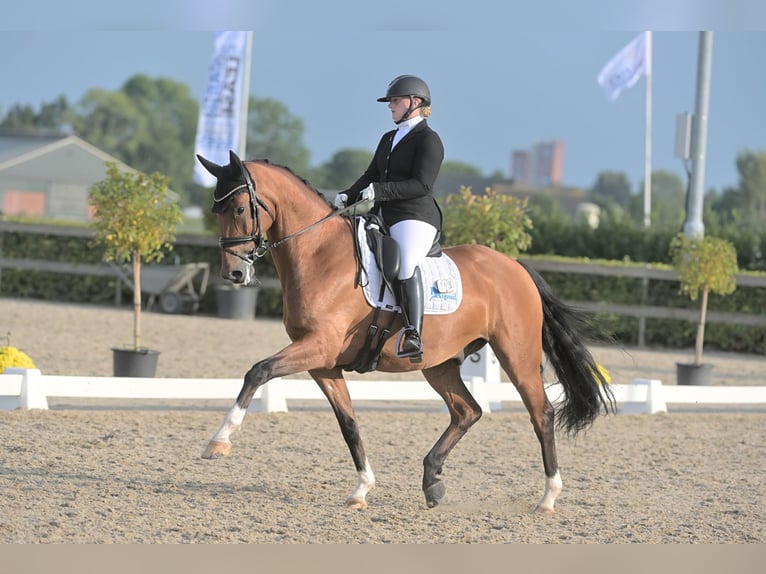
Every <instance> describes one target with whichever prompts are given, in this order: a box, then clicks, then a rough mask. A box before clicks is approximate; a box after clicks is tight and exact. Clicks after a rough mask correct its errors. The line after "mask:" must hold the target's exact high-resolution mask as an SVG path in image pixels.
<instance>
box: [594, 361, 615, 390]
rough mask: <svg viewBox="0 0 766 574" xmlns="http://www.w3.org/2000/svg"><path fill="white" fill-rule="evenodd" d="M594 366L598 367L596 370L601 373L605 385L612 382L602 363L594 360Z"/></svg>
mask: <svg viewBox="0 0 766 574" xmlns="http://www.w3.org/2000/svg"><path fill="white" fill-rule="evenodd" d="M596 368H597V369H598V372H599V373H601V376H602V377H604V381H605V382H606V384H607V385H611V384H612V376H611V375H610V374H609V371H608V370H607V369H606V367H605V366H604V365H602V364H601V363H599V362H596Z"/></svg>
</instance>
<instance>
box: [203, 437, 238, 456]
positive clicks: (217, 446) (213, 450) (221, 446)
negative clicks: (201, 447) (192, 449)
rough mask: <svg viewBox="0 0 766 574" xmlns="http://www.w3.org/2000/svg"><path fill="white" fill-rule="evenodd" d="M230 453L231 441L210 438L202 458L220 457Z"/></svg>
mask: <svg viewBox="0 0 766 574" xmlns="http://www.w3.org/2000/svg"><path fill="white" fill-rule="evenodd" d="M230 454H231V443H230V442H222V441H219V440H211V441H210V442H209V443H208V445H207V448H206V449H205V452H203V453H202V458H221V457H222V456H229V455H230Z"/></svg>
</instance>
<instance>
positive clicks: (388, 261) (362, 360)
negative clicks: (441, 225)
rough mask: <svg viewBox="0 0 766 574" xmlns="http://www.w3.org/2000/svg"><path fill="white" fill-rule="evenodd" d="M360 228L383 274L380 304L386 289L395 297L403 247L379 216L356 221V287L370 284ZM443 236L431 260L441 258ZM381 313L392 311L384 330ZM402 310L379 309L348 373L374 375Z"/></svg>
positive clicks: (376, 308)
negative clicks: (392, 326) (357, 230)
mask: <svg viewBox="0 0 766 574" xmlns="http://www.w3.org/2000/svg"><path fill="white" fill-rule="evenodd" d="M356 225H360V226H362V227H363V229H364V238H365V241H366V244H367V246H368V247H369V250H370V252H371V253H372V254H373V260H374V264H375V266H376V267H377V269H378V271H380V277H381V282H380V294H379V297H378V301H380V302H382V301H383V298H384V295H385V292H386V288H388V290H389V292H391V293H395V291H394V286H393V283H394V281H396V279H397V276H398V275H399V264H400V251H399V244H398V243H397V242H396V240H395V239H394V238H393V237H391V235H390V233H389V230H388V226H387V225H386V224H385V223H384V221H383V220H382V219H381V218H380V216H378V215H375V214H367V215H364V216H357V217H356V218H354V219H353V220H352V226H353V227H354V230H355V233H354V237H355V240H354V253H355V256H356V261H357V273H356V279H355V286H356V287H364V286H366V282H367V281H369V275H370V274H369V272H368V270H367V269H366V268H365V261H364V257H363V256H362V251H363V250H362V246H361V245H360V241H361V239H360V236H361V235H362V234H361V233H356ZM439 239H440V234H438V233H437V235H436V238H435V240H434V243H433V245H432V246H431V249H430V250H429V252H428V255H427V257H441V255H442V250H441V245H440V244H439ZM381 310H386V311H391V314H390V315H389V318H388V322H387V324H386V325H384V326H381V325H380V324H379V321H380V319H381V316H380V312H381ZM397 310H398V309H397V308H396V307H394V306H391V305H382V304H381V305H377V306H375V312H374V313H373V316H372V321H371V324H370V326H369V327H368V329H367V336H366V339H365V342H364V345H363V346H362V348H361V350H360V351H359V353H358V355H357V356H356V358H355V359H354V361H353V362H352V363H351V364H349V365H346V366H344V367H343V369H344V370H346V371H356V372H358V373H367V372H370V371H374V370H375V369H376V368H377V366H378V362H379V361H380V354H381V352H382V350H383V346H384V345H385V343H386V341H387V340H388V338H389V337H390V336H391V325H392V324H393V322H394V318H395V314H396V311H397Z"/></svg>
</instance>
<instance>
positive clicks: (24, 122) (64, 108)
mask: <svg viewBox="0 0 766 574" xmlns="http://www.w3.org/2000/svg"><path fill="white" fill-rule="evenodd" d="M70 114H71V107H70V105H69V102H68V101H67V99H66V97H65V96H59V97H58V98H56V99H55V100H54V101H52V102H50V103H43V104H41V105H40V111H39V112H36V111H35V109H34V108H33V107H32V106H30V105H29V104H14V105H13V106H11V109H10V110H8V113H7V114H5V116H3V118H2V121H0V128H5V129H8V130H13V131H16V132H18V133H27V134H37V133H42V132H60V131H62V130H63V129H65V127H66V124H67V122H68V121H69V116H70Z"/></svg>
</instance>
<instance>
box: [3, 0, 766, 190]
mask: <svg viewBox="0 0 766 574" xmlns="http://www.w3.org/2000/svg"><path fill="white" fill-rule="evenodd" d="M2 1H3V3H5V0H2ZM14 4H15V3H14ZM42 4H43V6H44V7H45V8H46V10H42V9H41V8H40V3H27V4H24V5H21V6H16V9H15V10H14V11H13V12H8V11H5V10H4V12H5V14H11V15H10V16H8V17H6V15H5V14H4V17H3V22H2V23H0V54H2V55H3V57H2V58H0V78H1V80H0V111H6V110H7V109H8V108H9V107H10V106H11V105H13V104H16V103H22V104H31V105H33V106H35V107H37V106H39V105H40V104H41V103H42V102H50V101H52V100H53V99H54V98H56V97H57V96H58V95H61V94H63V95H65V96H67V98H69V100H70V101H72V102H75V101H77V100H78V99H79V98H80V97H81V96H82V95H83V94H84V93H85V92H86V91H87V90H88V89H89V88H95V87H99V88H106V89H110V90H117V89H119V88H120V87H121V85H122V84H123V83H124V82H125V81H126V80H127V79H128V78H130V77H131V76H133V75H134V74H137V73H144V74H148V75H150V76H152V77H159V76H166V77H172V78H174V79H176V80H178V81H180V82H184V83H186V84H188V85H189V86H190V87H191V89H192V92H193V94H194V95H195V96H196V97H197V98H200V97H201V95H202V93H203V90H204V83H205V78H206V74H207V67H208V64H209V62H210V58H211V56H212V46H213V30H216V29H252V30H254V37H253V62H252V72H251V85H250V91H251V93H252V94H253V95H255V96H258V97H270V98H276V99H278V100H281V101H282V102H284V103H285V104H286V105H287V107H288V108H289V110H290V112H291V113H292V114H294V115H296V116H298V117H300V118H302V119H303V120H304V122H305V125H306V132H305V138H304V143H305V144H306V145H307V146H308V148H309V150H310V152H311V163H312V164H313V165H318V164H320V163H322V162H324V161H327V160H328V159H329V158H330V157H331V156H332V155H333V153H335V152H336V151H338V150H340V149H343V148H366V149H369V150H372V149H373V148H374V146H375V144H376V143H377V141H378V138H379V136H380V134H381V133H382V132H383V131H386V130H388V129H390V127H391V125H392V124H391V123H390V116H389V114H388V112H387V110H386V109H385V104H379V103H377V102H376V101H375V99H376V98H377V97H379V96H381V95H383V93H384V92H385V88H386V85H387V83H388V81H389V80H390V79H391V78H393V77H394V76H396V75H398V74H401V73H412V74H416V75H419V76H421V77H423V78H424V79H425V80H426V81H427V82H428V83H429V85H430V87H431V92H432V97H433V115H432V118H431V122H430V123H431V125H432V127H434V129H436V130H437V131H438V132H439V133H440V135H441V136H442V139H443V140H444V145H445V150H446V157H447V159H452V160H458V161H464V162H467V163H470V164H473V165H476V166H478V167H479V168H480V169H482V171H484V172H485V173H491V172H494V171H496V170H500V171H502V172H503V173H506V174H509V173H510V157H511V154H512V152H513V151H514V150H517V149H525V148H528V147H529V146H531V145H533V144H534V143H536V142H538V141H545V140H551V139H556V140H561V141H563V142H564V146H565V149H564V183H565V184H567V185H575V186H582V187H589V186H591V185H592V184H593V182H594V181H595V178H596V176H597V174H598V173H599V172H600V171H604V170H615V171H623V172H625V173H626V174H627V175H628V177H629V179H630V181H631V183H632V185H633V188H634V191H636V192H638V191H639V186H640V182H641V180H642V178H643V172H644V101H645V84H644V82H645V80H644V79H641V80H640V81H639V83H638V84H637V85H636V86H634V87H633V88H630V89H628V90H627V91H625V92H623V93H622V94H621V95H620V97H619V98H618V99H617V101H616V102H613V103H610V102H609V101H608V100H607V98H606V97H605V95H604V94H603V92H602V91H601V89H600V87H599V86H598V84H597V83H596V76H597V74H598V72H599V70H600V69H601V67H602V66H603V65H604V64H605V63H606V62H607V61H608V60H609V59H610V58H611V57H612V56H613V55H614V54H616V53H617V52H618V51H619V50H620V49H621V48H622V47H623V46H624V45H625V44H627V43H628V42H629V41H630V40H631V39H632V38H634V37H635V35H636V34H637V32H638V31H639V30H642V29H653V30H656V31H655V33H654V35H653V37H654V58H653V70H654V76H653V93H652V104H653V118H652V119H653V121H652V128H653V130H652V131H653V137H652V156H653V161H652V165H653V169H655V170H656V169H665V170H669V171H673V172H675V173H677V174H678V175H679V176H681V177H682V179H684V180H685V177H686V176H685V173H684V169H683V166H682V164H681V161H680V160H678V159H677V158H675V157H674V154H673V151H674V137H675V120H676V115H677V114H678V113H680V112H694V107H695V93H696V80H697V56H698V44H699V33H698V32H697V30H699V29H713V30H714V34H713V56H712V70H711V87H710V110H709V118H708V148H707V158H706V169H705V188H706V189H708V188H710V187H714V188H716V189H719V190H720V189H721V188H723V187H726V186H732V185H736V183H737V173H736V168H735V158H736V155H737V153H738V152H740V151H742V150H744V149H752V150H766V129H765V128H766V111H764V105H765V104H764V103H765V102H766V77H765V76H764V75H763V73H762V71H761V70H760V63H762V62H763V61H764V58H766V32H764V31H763V30H765V29H766V26H765V25H764V24H766V8H762V7H755V8H749V7H748V6H747V3H744V2H742V3H740V2H739V1H738V0H729V1H728V3H726V4H723V3H717V2H713V1H712V0H710V1H707V0H678V1H677V2H673V1H671V0H662V1H660V0H646V1H645V2H643V3H642V4H641V5H642V8H640V9H637V8H635V7H633V4H631V3H625V4H622V3H620V2H614V1H612V2H606V1H603V2H602V1H583V2H578V3H572V2H569V3H564V2H550V1H543V0H541V1H539V2H535V3H528V4H527V3H520V2H508V3H499V2H493V3H486V5H485V2H484V0H478V1H475V2H472V3H471V8H472V10H471V11H470V12H469V11H467V10H466V8H465V6H466V5H465V3H461V4H454V5H453V3H451V2H449V1H442V2H438V1H434V0H425V1H422V2H419V3H414V2H409V3H406V2H402V1H401V0H391V1H389V2H382V3H377V2H375V3H364V2H351V1H348V2H347V1H344V0H325V1H324V2H321V3H320V2H311V3H307V2H298V1H296V0H282V1H281V2H276V1H257V0H255V1H250V2H247V3H244V2H243V1H238V2H228V3H221V5H220V6H219V7H218V8H217V9H216V11H215V12H210V10H211V8H209V6H210V4H211V3H209V2H205V3H203V2H201V1H196V2H194V1H187V2H181V1H179V0H167V1H165V2H159V3H157V2H154V3H150V2H147V1H145V0H135V1H134V2H133V3H131V7H130V8H128V7H126V6H124V5H119V7H110V6H108V5H107V6H104V4H106V3H104V2H89V1H85V0H80V1H75V2H70V3H65V4H61V3H55V2H44V3H42ZM496 4H502V5H496ZM532 4H534V6H532ZM75 5H76V6H75ZM148 6H154V10H153V11H151V12H144V13H142V11H141V8H144V7H148ZM221 6H223V8H222V7H221ZM453 6H460V7H461V8H454V7H453ZM721 6H726V7H727V8H725V9H724V8H722V7H721ZM64 7H66V9H64ZM655 8H656V10H655ZM40 14H45V15H44V16H43V17H42V18H41V17H39V16H40ZM146 14H150V16H147V15H146ZM759 26H760V29H759Z"/></svg>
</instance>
